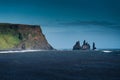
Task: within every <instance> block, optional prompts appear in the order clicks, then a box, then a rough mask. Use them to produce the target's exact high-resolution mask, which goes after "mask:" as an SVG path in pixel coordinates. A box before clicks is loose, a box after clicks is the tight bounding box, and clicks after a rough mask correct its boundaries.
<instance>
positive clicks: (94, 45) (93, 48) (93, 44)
mask: <svg viewBox="0 0 120 80" xmlns="http://www.w3.org/2000/svg"><path fill="white" fill-rule="evenodd" d="M95 49H96V47H95V43H94V42H93V50H95Z"/></svg>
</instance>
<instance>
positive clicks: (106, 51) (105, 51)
mask: <svg viewBox="0 0 120 80" xmlns="http://www.w3.org/2000/svg"><path fill="white" fill-rule="evenodd" d="M102 52H104V53H111V52H112V51H110V50H103V51H102Z"/></svg>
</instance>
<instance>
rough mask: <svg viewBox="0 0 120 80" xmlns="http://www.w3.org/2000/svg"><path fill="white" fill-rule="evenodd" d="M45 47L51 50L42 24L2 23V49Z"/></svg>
mask: <svg viewBox="0 0 120 80" xmlns="http://www.w3.org/2000/svg"><path fill="white" fill-rule="evenodd" d="M5 49H44V50H51V49H53V48H52V46H51V45H50V44H49V43H48V42H47V40H46V38H45V36H44V34H43V33H42V30H41V28H40V26H37V25H23V24H5V23H4V24H3V23H1V24H0V50H5Z"/></svg>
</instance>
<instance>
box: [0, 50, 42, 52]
mask: <svg viewBox="0 0 120 80" xmlns="http://www.w3.org/2000/svg"><path fill="white" fill-rule="evenodd" d="M37 51H44V50H18V51H0V53H24V52H37Z"/></svg>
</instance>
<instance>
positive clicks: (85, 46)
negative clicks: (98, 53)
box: [82, 40, 90, 50]
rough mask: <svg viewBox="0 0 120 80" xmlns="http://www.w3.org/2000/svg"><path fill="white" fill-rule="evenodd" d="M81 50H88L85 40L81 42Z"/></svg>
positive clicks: (88, 46)
mask: <svg viewBox="0 0 120 80" xmlns="http://www.w3.org/2000/svg"><path fill="white" fill-rule="evenodd" d="M82 50H90V45H89V43H88V42H86V41H85V40H84V41H83V45H82Z"/></svg>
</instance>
